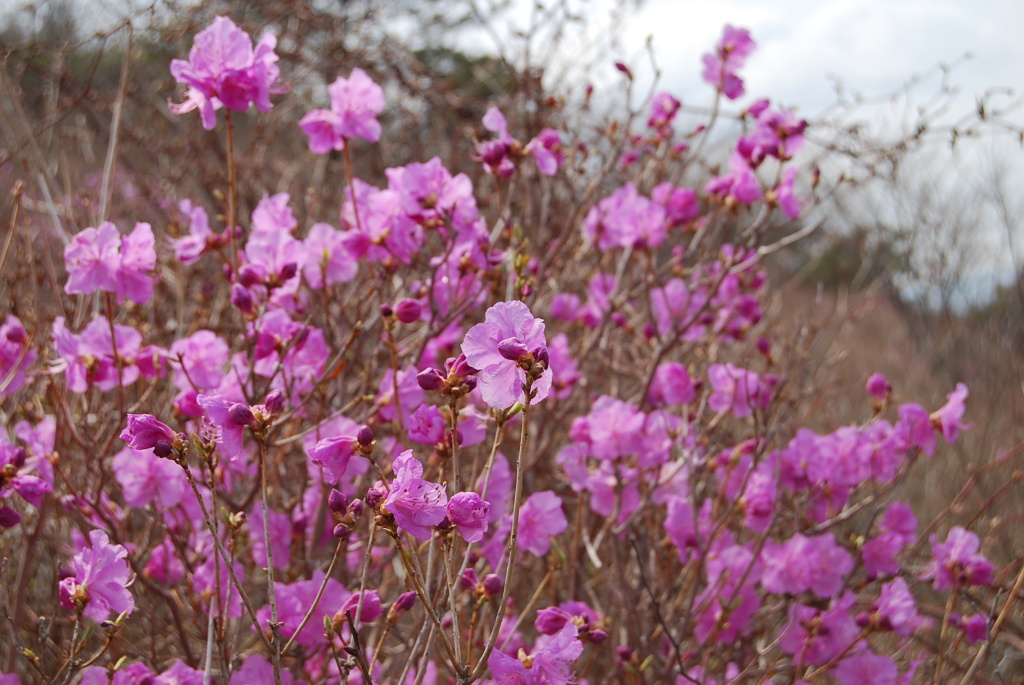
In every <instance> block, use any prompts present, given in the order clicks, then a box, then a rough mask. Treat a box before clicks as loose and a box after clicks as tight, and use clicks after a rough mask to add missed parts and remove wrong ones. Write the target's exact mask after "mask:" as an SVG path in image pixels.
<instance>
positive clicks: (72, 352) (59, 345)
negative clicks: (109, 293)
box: [53, 316, 142, 393]
mask: <svg viewBox="0 0 1024 685" xmlns="http://www.w3.org/2000/svg"><path fill="white" fill-rule="evenodd" d="M114 334H115V336H116V339H117V350H116V352H117V357H118V358H120V360H121V369H120V374H119V372H118V367H117V362H116V361H115V357H114V353H115V349H114V343H113V340H112V338H111V335H110V323H109V322H108V321H107V320H106V319H105V318H103V317H102V316H97V317H94V318H93V320H92V321H90V322H89V325H88V326H86V327H85V329H84V330H83V331H82V332H81V333H80V334H78V335H75V334H74V333H72V332H71V331H69V330H68V329H67V328H66V327H65V325H64V317H63V316H58V317H57V318H56V319H54V321H53V342H54V347H55V348H56V349H57V354H58V355H60V358H61V365H60V366H59V367H58V368H61V369H63V370H64V371H66V373H67V379H68V389H69V390H71V392H78V393H83V392H85V391H87V390H88V389H89V386H90V385H95V386H96V387H97V388H99V389H100V390H103V391H109V390H113V389H114V388H116V387H117V386H118V385H119V384H120V385H123V386H124V387H127V386H129V385H131V384H132V383H134V382H135V381H136V380H137V379H138V377H139V374H140V371H139V367H138V366H136V365H135V356H136V354H138V352H139V348H140V347H141V345H142V336H141V335H140V334H139V332H138V331H136V330H135V329H134V328H130V327H128V326H122V325H120V324H115V325H114Z"/></svg>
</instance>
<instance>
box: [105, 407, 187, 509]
mask: <svg viewBox="0 0 1024 685" xmlns="http://www.w3.org/2000/svg"><path fill="white" fill-rule="evenodd" d="M130 416H132V415H131V414H129V417H130ZM111 465H112V466H113V468H114V475H115V476H116V477H117V482H119V483H120V484H121V489H122V491H123V492H124V501H125V502H126V503H128V504H130V505H131V506H133V507H140V508H141V507H145V506H147V505H149V504H151V503H154V502H155V503H157V504H158V505H159V506H160V507H161V508H162V509H169V508H171V507H174V506H177V505H178V504H179V503H180V502H181V500H182V499H183V498H184V496H185V492H186V491H187V490H188V481H186V480H185V472H184V471H182V469H181V467H180V466H179V465H177V464H175V463H174V462H173V461H169V460H168V459H161V458H160V457H158V456H157V455H155V454H154V453H153V450H152V449H135V448H133V447H131V446H126V447H125V448H124V449H122V450H121V451H120V452H118V453H117V454H115V455H114V461H113V463H112V464H111Z"/></svg>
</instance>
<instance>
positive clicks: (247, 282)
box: [238, 264, 263, 288]
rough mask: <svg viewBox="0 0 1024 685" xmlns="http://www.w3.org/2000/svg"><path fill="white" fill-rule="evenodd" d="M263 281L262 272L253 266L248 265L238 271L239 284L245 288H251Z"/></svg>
mask: <svg viewBox="0 0 1024 685" xmlns="http://www.w3.org/2000/svg"><path fill="white" fill-rule="evenodd" d="M262 280H263V279H262V277H261V275H260V270H259V269H258V268H257V267H255V266H253V265H252V264H246V265H244V266H242V267H241V268H240V269H239V270H238V282H239V283H240V284H241V285H242V287H243V288H251V287H252V286H254V285H256V284H258V283H259V282H260V281H262Z"/></svg>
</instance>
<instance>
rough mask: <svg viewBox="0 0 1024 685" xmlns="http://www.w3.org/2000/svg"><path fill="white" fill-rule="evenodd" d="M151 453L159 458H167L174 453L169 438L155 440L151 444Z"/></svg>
mask: <svg viewBox="0 0 1024 685" xmlns="http://www.w3.org/2000/svg"><path fill="white" fill-rule="evenodd" d="M153 454H155V455H156V456H158V457H160V458H161V459H167V458H168V457H170V456H171V455H172V454H174V444H173V443H172V442H171V441H170V440H157V441H156V444H155V445H153Z"/></svg>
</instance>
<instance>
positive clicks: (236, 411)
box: [228, 402, 256, 426]
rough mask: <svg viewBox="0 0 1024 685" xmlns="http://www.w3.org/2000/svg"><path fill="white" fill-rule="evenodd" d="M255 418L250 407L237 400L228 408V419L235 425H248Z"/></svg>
mask: <svg viewBox="0 0 1024 685" xmlns="http://www.w3.org/2000/svg"><path fill="white" fill-rule="evenodd" d="M255 420H256V417H255V416H253V413H252V408H251V407H249V405H247V404H242V403H241V402H237V403H235V404H232V405H231V408H230V409H228V421H230V422H231V423H233V424H235V425H236V426H248V425H249V424H250V423H252V422H253V421H255Z"/></svg>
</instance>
